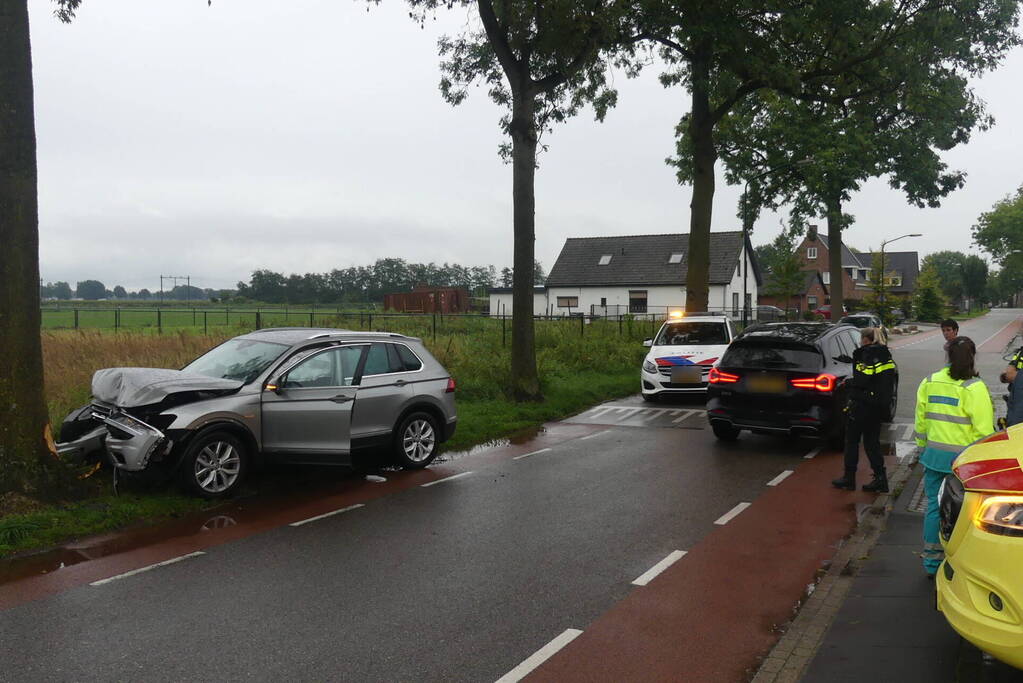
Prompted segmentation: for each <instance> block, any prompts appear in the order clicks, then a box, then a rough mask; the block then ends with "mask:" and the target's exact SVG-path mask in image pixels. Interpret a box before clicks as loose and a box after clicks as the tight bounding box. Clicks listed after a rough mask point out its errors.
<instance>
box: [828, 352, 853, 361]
mask: <svg viewBox="0 0 1023 683" xmlns="http://www.w3.org/2000/svg"><path fill="white" fill-rule="evenodd" d="M832 360H837V361H838V362H839V363H852V362H853V359H852V357H851V356H847V355H845V354H844V353H843V354H842V355H841V356H835V357H834V358H833V359H832Z"/></svg>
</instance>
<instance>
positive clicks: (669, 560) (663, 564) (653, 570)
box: [632, 550, 686, 586]
mask: <svg viewBox="0 0 1023 683" xmlns="http://www.w3.org/2000/svg"><path fill="white" fill-rule="evenodd" d="M685 555H686V551H685V550H673V551H672V552H671V553H669V555H668V556H667V557H666V558H664V559H663V560H661V561H660V562H658V563H657V564H655V565H654V566H653V567H650V569H648V570H646V571H645V572H644V573H643V575H642V576H640V577H639V578H637V579H636V580H635V581H633V582H632V585H633V586H645V585H647V584H648V583H650V582H651V581H653V580H654V577H656V576H657V575H658V574H660V573H661V572H663V571H664V570H665V569H667V568H668V567H670V566H671V565H673V564H675V563H676V562H678V561H679V560H681V559H682V558H683V557H685Z"/></svg>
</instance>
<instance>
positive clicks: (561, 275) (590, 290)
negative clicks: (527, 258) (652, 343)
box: [490, 231, 762, 316]
mask: <svg viewBox="0 0 1023 683" xmlns="http://www.w3.org/2000/svg"><path fill="white" fill-rule="evenodd" d="M688 273H689V235H688V234H681V233H679V234H667V235H626V236H620V237H572V238H569V239H567V240H566V241H565V246H564V247H562V249H561V253H560V254H559V255H558V260H557V261H556V262H555V263H554V266H553V267H552V268H551V271H550V274H549V275H548V276H547V284H546V287H545V289H544V290H543V291H542V293H541V292H540V291H537V292H536V293H535V295H534V306H533V308H534V313H535V314H537V315H555V316H557V315H573V314H580V313H581V314H584V315H606V316H617V315H624V314H633V315H637V314H638V315H644V314H646V315H660V316H665V315H667V314H668V312H669V311H670V310H675V309H683V308H685V305H686V277H687V276H688ZM709 281H710V282H709V284H710V293H709V299H708V300H709V305H708V308H710V309H711V310H712V311H727V312H728V313H729V314H730V315H734V316H741V315H742V294H743V291H745V292H746V298H745V300H746V304H747V305H748V306H752V305H753V302H755V301H756V300H757V292H758V289H759V287H760V285H761V282H762V277H761V274H760V268H759V266H758V265H757V262H756V257H755V255H754V252H753V249H752V247H751V246H750V243H749V239H748V238H746V239H743V234H742V232H741V231H732V232H713V233H711V234H710V272H709ZM744 285H745V287H744ZM490 312H491V314H492V315H498V314H501V313H510V312H511V292H510V291H509V290H504V291H502V290H491V295H490Z"/></svg>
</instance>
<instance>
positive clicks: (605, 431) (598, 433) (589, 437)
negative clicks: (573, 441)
mask: <svg viewBox="0 0 1023 683" xmlns="http://www.w3.org/2000/svg"><path fill="white" fill-rule="evenodd" d="M610 431H611V430H610V429H605V430H603V431H600V432H594V433H593V434H589V435H587V436H584V437H582V438H580V439H579V440H580V441H586V439H592V438H593V437H595V436H600V435H601V434H607V433H608V432H610Z"/></svg>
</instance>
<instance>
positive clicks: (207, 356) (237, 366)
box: [181, 339, 288, 384]
mask: <svg viewBox="0 0 1023 683" xmlns="http://www.w3.org/2000/svg"><path fill="white" fill-rule="evenodd" d="M287 350H288V347H287V345H285V344H274V343H272V342H264V341H255V340H252V339H232V340H230V341H227V342H224V343H223V344H221V345H220V346H218V347H216V348H213V349H210V350H209V351H207V352H206V353H204V354H203V355H201V356H199V357H198V358H196V359H195V360H194V361H192V362H191V363H189V364H188V365H186V366H185V367H183V368H181V370H182V371H183V372H191V373H195V374H197V375H206V376H207V377H220V378H222V379H236V380H239V381H241V382H243V383H245V384H248V383H249V382H251V381H252V380H254V379H256V378H257V377H259V375H260V374H261V373H262V372H263V371H264V370H266V369H267V367H269V366H270V364H271V363H273V362H274V361H275V360H277V359H278V358H280V357H281V355H283V354H284V352H285V351H287Z"/></svg>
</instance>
